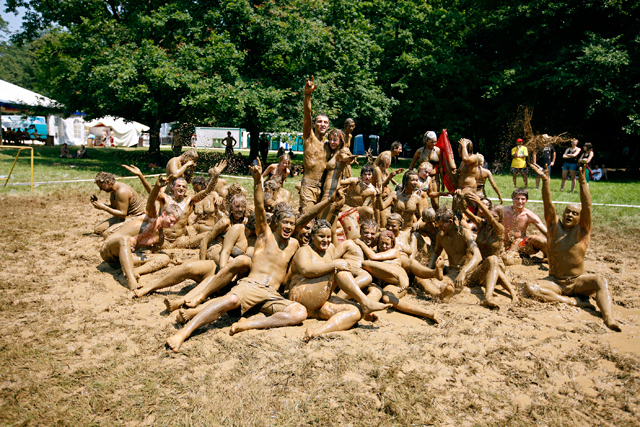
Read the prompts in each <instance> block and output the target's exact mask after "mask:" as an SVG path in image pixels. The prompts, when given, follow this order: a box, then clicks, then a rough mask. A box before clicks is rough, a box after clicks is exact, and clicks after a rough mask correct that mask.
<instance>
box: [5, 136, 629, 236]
mask: <svg viewBox="0 0 640 427" xmlns="http://www.w3.org/2000/svg"><path fill="white" fill-rule="evenodd" d="M78 148H79V147H70V152H72V153H74V152H75V151H76V150H77V149H78ZM147 151H148V149H147V148H146V147H145V148H88V154H89V158H86V159H67V158H60V157H59V156H60V147H59V146H58V147H45V146H35V147H34V172H33V173H34V182H35V183H36V185H35V188H34V190H33V191H34V192H35V193H36V194H37V193H42V194H50V193H52V192H58V191H77V192H83V193H91V192H94V193H98V189H97V187H96V186H95V185H94V184H93V178H94V177H95V175H96V174H97V173H98V172H100V171H106V172H111V173H114V174H116V176H119V177H127V176H129V175H130V174H129V172H128V171H127V170H126V169H124V168H122V167H121V165H122V164H135V165H136V166H138V167H139V168H140V169H141V170H142V172H143V173H144V174H145V175H147V174H158V173H163V172H164V166H165V165H166V162H167V161H168V160H169V159H170V158H171V156H172V152H171V150H170V148H169V147H168V146H165V147H162V151H161V153H162V159H163V160H162V162H158V163H160V164H159V166H160V167H158V168H153V167H151V166H152V160H150V157H149V155H148V153H147ZM17 152H18V147H12V146H8V147H7V146H5V147H2V148H1V149H0V177H2V178H5V177H6V176H7V175H9V171H10V170H11V167H12V165H13V162H14V160H15V158H16V154H17ZM241 153H242V154H243V155H244V156H245V157H247V156H248V150H241ZM199 154H200V159H199V162H198V167H197V172H201V173H206V171H207V170H208V169H209V167H211V166H212V165H213V164H214V163H215V162H216V161H218V160H220V159H221V158H222V157H223V151H222V150H199ZM410 160H411V159H400V160H399V161H398V162H397V163H396V164H394V165H392V169H395V168H399V167H404V168H407V167H408V166H409V163H410ZM269 161H270V162H276V161H277V159H276V153H275V151H271V152H270V153H269ZM292 163H293V164H301V163H302V153H297V154H296V156H295V157H294V158H293V160H292ZM365 163H366V159H365V158H364V157H361V158H360V159H359V164H358V165H357V166H355V165H354V167H353V173H354V175H355V176H357V175H359V174H360V169H361V167H362V165H364V164H365ZM30 174H31V170H30V153H29V150H23V151H22V152H21V154H20V156H19V158H18V161H17V162H16V165H15V168H14V170H13V172H12V174H11V177H10V179H9V181H8V185H7V186H6V187H4V184H5V180H2V181H0V194H23V193H28V192H29V191H30V187H29V185H28V183H29V181H30ZM223 175H225V177H224V178H225V179H226V180H227V181H228V182H238V183H240V184H241V185H243V186H244V187H245V188H246V189H247V190H248V192H249V194H251V192H252V188H251V180H250V179H248V178H249V176H248V175H245V176H244V177H242V176H238V175H237V174H231V175H230V174H229V173H228V171H225V172H223ZM301 178H302V177H301V176H296V177H291V178H289V179H287V182H286V185H285V188H286V189H288V190H289V191H291V193H292V196H293V197H292V199H294V200H295V199H297V191H296V190H295V184H296V183H298V182H299V181H300V179H301ZM151 179H152V180H153V179H154V178H151ZM399 179H400V177H398V181H399ZM495 180H496V183H497V184H498V187H499V188H500V191H501V194H502V197H503V199H504V201H505V203H510V198H511V192H512V191H513V188H514V186H513V182H512V177H511V175H508V174H502V175H495ZM55 181H76V182H70V183H58V182H55ZM83 181H86V182H83ZM126 182H127V183H129V184H130V185H133V186H134V187H135V188H136V189H138V190H139V191H142V186H141V185H140V184H139V182H138V180H137V179H131V180H127V181H126ZM560 182H561V179H560V167H559V166H558V167H556V168H555V170H554V171H553V173H552V180H551V194H552V197H553V200H554V201H557V202H566V203H568V202H579V200H580V197H579V193H578V189H577V185H576V191H574V192H573V193H570V192H569V191H568V190H570V188H571V182H570V181H569V180H567V183H566V185H565V191H564V192H560V191H559V190H560ZM15 184H24V185H15ZM518 185H522V178H521V177H518ZM486 188H487V190H486V191H487V195H488V196H489V197H490V198H492V199H493V198H497V195H496V194H495V192H494V191H493V189H492V188H491V186H490V185H489V184H488V183H487V186H486ZM638 190H640V183H638V182H634V181H630V180H623V179H615V180H611V181H599V182H593V181H592V182H591V184H590V191H591V196H592V200H593V203H594V222H595V223H596V225H600V226H602V225H606V226H610V227H612V228H614V229H618V230H620V229H626V230H628V231H638V226H637V225H636V224H635V221H636V219H637V218H639V217H640V208H635V207H606V206H599V204H604V205H608V204H617V205H631V206H640V191H638ZM529 199H530V203H529V204H528V207H529V208H530V209H531V210H533V211H534V212H536V213H538V214H539V215H541V214H542V204H541V203H537V201H540V200H541V196H540V190H536V189H535V178H534V177H533V175H532V174H531V176H530V177H529ZM443 203H444V204H445V205H446V204H447V203H448V202H447V201H446V199H445V200H444V201H443ZM564 206H565V204H563V203H558V206H557V209H558V210H561V209H564Z"/></svg>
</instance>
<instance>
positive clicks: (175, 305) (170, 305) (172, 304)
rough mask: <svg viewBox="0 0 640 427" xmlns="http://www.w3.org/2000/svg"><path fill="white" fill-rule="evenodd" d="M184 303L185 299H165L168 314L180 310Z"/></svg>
mask: <svg viewBox="0 0 640 427" xmlns="http://www.w3.org/2000/svg"><path fill="white" fill-rule="evenodd" d="M183 303H184V299H183V298H180V299H176V300H173V301H171V300H170V299H169V298H165V299H164V305H165V306H166V307H167V311H168V312H170V313H171V312H174V311H176V310H177V309H179V308H180V307H182V304H183Z"/></svg>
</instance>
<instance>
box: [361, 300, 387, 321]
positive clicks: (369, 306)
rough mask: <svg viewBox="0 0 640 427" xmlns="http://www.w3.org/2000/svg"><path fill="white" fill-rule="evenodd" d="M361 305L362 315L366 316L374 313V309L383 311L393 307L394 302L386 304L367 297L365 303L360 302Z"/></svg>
mask: <svg viewBox="0 0 640 427" xmlns="http://www.w3.org/2000/svg"><path fill="white" fill-rule="evenodd" d="M360 307H362V315H363V317H364V316H367V315H369V314H371V313H373V312H374V311H382V310H386V309H388V308H391V307H393V304H385V303H382V302H377V301H372V300H370V299H368V298H365V299H364V304H360Z"/></svg>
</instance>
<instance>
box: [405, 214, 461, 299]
mask: <svg viewBox="0 0 640 427" xmlns="http://www.w3.org/2000/svg"><path fill="white" fill-rule="evenodd" d="M415 228H416V231H415V232H414V233H413V238H412V240H411V245H412V246H411V258H412V259H414V260H415V261H416V262H418V263H420V264H421V265H428V264H429V261H430V260H431V255H433V251H434V249H435V245H436V237H437V236H438V232H439V231H440V230H438V226H437V224H436V211H435V210H434V209H433V208H425V209H423V210H422V217H421V219H420V221H418V222H417V223H416V225H415ZM414 281H415V283H416V284H418V286H420V288H421V289H422V290H423V291H424V292H425V293H427V294H429V295H431V296H434V297H436V298H439V299H440V300H442V302H449V300H450V299H451V297H452V296H453V294H454V293H455V289H454V287H453V284H452V283H451V282H450V281H443V280H437V279H433V278H431V279H426V278H422V277H418V276H416V277H415V278H414Z"/></svg>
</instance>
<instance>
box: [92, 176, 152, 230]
mask: <svg viewBox="0 0 640 427" xmlns="http://www.w3.org/2000/svg"><path fill="white" fill-rule="evenodd" d="M95 183H96V185H97V186H98V188H99V189H100V190H102V191H105V192H107V193H109V204H108V205H107V204H105V203H102V202H99V201H98V197H97V196H95V195H94V196H91V198H90V200H91V204H92V205H93V207H94V208H96V209H98V210H101V211H105V212H107V213H109V214H111V215H112V217H111V218H109V219H107V220H106V221H103V222H101V223H100V224H98V225H96V226H95V228H94V229H93V232H94V233H96V234H101V235H102V237H108V236H109V235H111V234H112V233H113V232H114V231H115V228H116V227H113V226H114V225H116V224H120V223H121V222H123V221H124V220H125V219H127V217H133V216H138V215H142V214H144V201H143V199H142V197H140V195H139V194H138V192H137V191H136V190H134V189H133V188H132V187H131V186H130V185H128V184H125V183H124V182H119V181H116V176H115V175H114V174H112V173H108V172H100V173H98V175H96V178H95Z"/></svg>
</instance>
